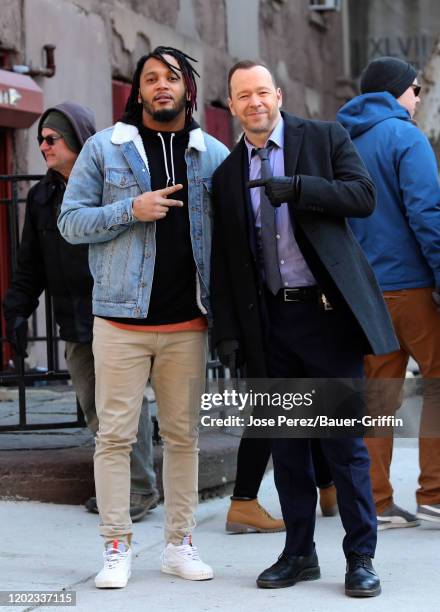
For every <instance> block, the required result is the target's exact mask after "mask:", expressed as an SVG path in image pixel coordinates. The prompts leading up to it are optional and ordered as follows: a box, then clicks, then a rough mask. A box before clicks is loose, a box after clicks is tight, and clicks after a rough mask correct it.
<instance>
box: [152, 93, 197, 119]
mask: <svg viewBox="0 0 440 612" xmlns="http://www.w3.org/2000/svg"><path fill="white" fill-rule="evenodd" d="M185 107H186V95H185V94H184V95H183V96H182V97H181V98H180V99H179V100H177V101H176V102H175V107H174V108H164V109H159V110H154V108H153V106H152V105H151V104H150V103H149V102H147V100H144V98H142V108H143V109H144V111H145V112H146V113H148V114H149V115H150V117H152V119H154V121H157V122H158V123H169V122H170V121H173V120H174V119H176V117H178V116H179V115H180V113H181V112H182V111H183V110H184V109H185Z"/></svg>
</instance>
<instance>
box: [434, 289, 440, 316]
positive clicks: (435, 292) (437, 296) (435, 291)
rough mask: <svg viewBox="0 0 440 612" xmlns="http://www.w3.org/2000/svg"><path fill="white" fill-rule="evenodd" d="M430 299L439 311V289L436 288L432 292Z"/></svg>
mask: <svg viewBox="0 0 440 612" xmlns="http://www.w3.org/2000/svg"><path fill="white" fill-rule="evenodd" d="M432 299H433V300H434V303H435V305H436V306H437V310H439V311H440V287H436V288H435V290H434V291H433V292H432Z"/></svg>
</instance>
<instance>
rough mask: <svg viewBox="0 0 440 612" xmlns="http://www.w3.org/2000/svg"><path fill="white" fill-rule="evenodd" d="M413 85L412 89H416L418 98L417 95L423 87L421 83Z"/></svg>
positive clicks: (415, 93) (415, 92)
mask: <svg viewBox="0 0 440 612" xmlns="http://www.w3.org/2000/svg"><path fill="white" fill-rule="evenodd" d="M411 87H412V89H413V91H414V95H415V96H416V98H417V96H418V95H419V93H420V90H421V89H422V87H421V86H420V85H411Z"/></svg>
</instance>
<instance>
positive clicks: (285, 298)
mask: <svg viewBox="0 0 440 612" xmlns="http://www.w3.org/2000/svg"><path fill="white" fill-rule="evenodd" d="M274 297H275V298H276V299H278V300H281V301H282V302H317V303H318V304H319V305H320V306H321V307H322V308H323V309H324V310H333V308H332V306H331V304H330V302H329V301H328V299H327V298H326V296H325V295H324V294H323V293H322V291H321V289H320V288H319V287H318V286H317V285H312V286H310V287H285V288H284V289H280V290H279V292H278V293H277V295H276V296H274Z"/></svg>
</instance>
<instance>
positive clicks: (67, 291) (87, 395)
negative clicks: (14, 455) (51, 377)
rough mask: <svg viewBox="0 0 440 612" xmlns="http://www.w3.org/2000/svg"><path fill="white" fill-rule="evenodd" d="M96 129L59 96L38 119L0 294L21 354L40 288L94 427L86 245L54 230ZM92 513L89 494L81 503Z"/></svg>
mask: <svg viewBox="0 0 440 612" xmlns="http://www.w3.org/2000/svg"><path fill="white" fill-rule="evenodd" d="M94 133H95V120H94V117H93V114H92V112H91V111H90V110H89V109H88V108H85V107H83V106H80V105H79V104H74V103H72V102H64V103H63V104H59V105H58V106H54V107H53V108H49V109H47V110H46V111H45V113H44V114H43V115H42V116H41V118H40V121H39V124H38V142H39V144H40V150H41V152H42V154H43V156H44V159H45V162H46V165H47V168H48V170H47V173H46V175H45V176H44V178H43V179H41V181H39V182H38V183H37V184H36V185H34V186H33V187H32V189H31V190H30V191H29V194H28V197H27V204H26V212H25V221H24V227H23V233H22V237H21V242H20V248H19V252H18V262H17V268H16V270H15V273H14V277H13V280H12V285H11V287H10V289H9V290H8V292H7V293H6V296H5V298H4V301H3V312H4V316H5V320H6V328H7V336H8V340H9V342H10V343H11V344H12V346H13V347H14V349H15V351H16V353H17V354H18V355H24V356H26V345H27V328H28V324H27V319H28V317H29V316H30V315H31V314H32V312H33V311H34V310H35V309H36V308H37V306H38V298H39V296H40V295H41V293H42V292H43V291H44V290H45V289H47V290H48V291H49V293H50V295H51V296H52V299H53V304H54V310H55V320H56V322H57V324H58V325H59V327H60V336H61V338H62V339H63V340H65V341H66V352H65V357H66V362H67V368H68V370H69V373H70V376H71V379H72V382H73V386H74V388H75V391H76V394H77V397H78V400H79V404H80V406H81V409H82V411H83V413H84V417H85V420H86V422H87V425H88V426H89V428H90V430H91V431H92V432H93V434H96V432H97V430H98V420H97V417H96V408H95V373H94V361H93V352H92V331H93V315H92V288H93V280H92V277H91V274H90V270H89V264H88V248H87V246H86V245H77V246H72V245H71V244H69V243H68V242H66V240H64V238H62V237H61V235H60V232H59V230H58V228H57V218H58V215H59V212H60V208H61V202H62V200H63V196H64V191H65V188H66V184H67V182H68V180H69V176H70V173H71V170H72V167H73V165H74V163H75V161H76V159H77V157H78V154H79V152H80V151H81V149H82V146H83V145H84V143H85V141H86V140H87V139H88V138H89V137H90V136H92V135H93V134H94ZM145 403H146V405H145V406H144V408H143V410H142V417H141V420H140V424H139V432H138V440H137V442H136V444H135V445H134V446H133V452H132V456H131V497H130V513H131V517H132V520H134V521H136V520H140V519H141V518H142V517H143V516H145V514H146V513H147V512H148V511H149V510H151V509H152V508H153V507H154V506H155V504H156V503H157V500H158V492H157V489H156V476H155V473H154V469H153V447H152V427H151V419H150V415H149V408H148V403H147V402H145ZM86 508H87V510H89V511H90V512H95V513H97V511H98V509H97V505H96V498H95V497H92V498H90V499H89V500H88V501H87V502H86Z"/></svg>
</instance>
